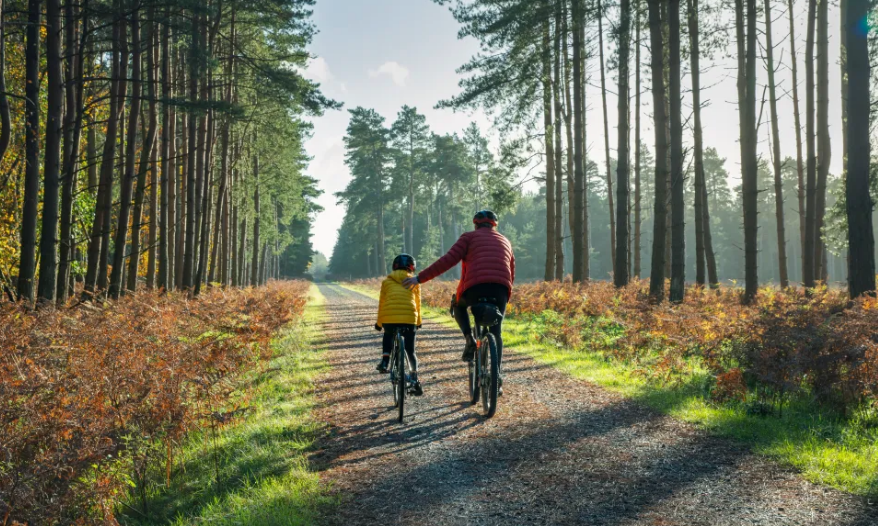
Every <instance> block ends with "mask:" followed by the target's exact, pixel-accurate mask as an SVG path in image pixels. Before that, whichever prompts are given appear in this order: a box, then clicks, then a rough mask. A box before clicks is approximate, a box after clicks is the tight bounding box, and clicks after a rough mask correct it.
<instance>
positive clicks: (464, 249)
mask: <svg viewBox="0 0 878 526" xmlns="http://www.w3.org/2000/svg"><path fill="white" fill-rule="evenodd" d="M461 261H462V262H463V265H462V269H461V273H460V283H459V284H458V285H457V297H458V298H459V297H461V296H463V293H464V291H466V290H467V289H469V288H470V287H472V286H473V285H479V284H480V283H499V284H500V285H505V286H506V287H507V288H508V289H509V296H510V297H512V284H513V282H515V255H514V254H513V253H512V245H511V244H510V243H509V240H508V239H506V237H505V236H503V234H501V233H500V232H497V231H496V230H495V229H493V228H479V229H476V230H473V231H471V232H465V233H464V234H463V235H462V236H460V239H458V240H457V243H455V244H454V246H452V247H451V248H450V249H449V250H448V253H447V254H445V255H444V256H442V257H441V258H439V259H438V260H437V261H436V262H435V263H433V264H432V265H430V266H429V267H427V268H425V269H424V270H422V271H421V273H420V274H418V281H420V282H421V283H426V282H428V281H430V280H431V279H434V278H436V277H438V276H440V275H442V274H444V273H446V272H448V271H449V270H450V269H451V268H452V267H454V265H457V263H458V262H461Z"/></svg>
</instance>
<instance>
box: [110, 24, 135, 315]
mask: <svg viewBox="0 0 878 526" xmlns="http://www.w3.org/2000/svg"><path fill="white" fill-rule="evenodd" d="M140 61H141V53H140V20H139V17H138V12H137V11H136V10H135V11H134V12H132V13H131V107H130V108H129V110H128V132H127V134H126V135H127V137H126V144H125V147H126V148H125V174H124V176H123V177H122V184H121V190H120V197H119V221H118V223H117V226H116V236H115V242H114V245H113V270H112V273H111V274H110V289H109V295H110V297H112V298H118V297H119V295H120V294H121V292H122V269H123V267H124V265H125V244H126V241H127V237H128V220H129V218H130V215H131V192H132V189H133V188H132V187H133V186H134V179H135V175H136V174H135V171H134V168H135V166H134V161H135V155H136V154H137V120H138V118H139V117H140V102H141V100H140V99H141V86H140ZM137 226H138V225H135V227H137ZM138 234H139V232H138V231H135V230H134V229H132V236H131V238H132V245H133V243H134V241H133V240H134V237H136V236H137V235H138ZM131 257H133V258H135V257H137V254H133V253H132V254H131ZM134 279H137V276H136V275H135V276H134Z"/></svg>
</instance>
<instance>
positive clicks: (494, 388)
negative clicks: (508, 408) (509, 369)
mask: <svg viewBox="0 0 878 526" xmlns="http://www.w3.org/2000/svg"><path fill="white" fill-rule="evenodd" d="M482 343H483V345H484V347H485V349H484V352H483V355H484V358H485V359H486V362H487V363H486V364H485V366H484V371H483V374H485V375H486V378H484V379H483V380H484V381H483V383H484V384H485V385H483V386H482V409H483V410H484V413H485V417H487V418H491V417H492V416H494V413H496V412H497V395H498V391H499V389H500V356H499V353H498V351H497V342H496V341H495V340H494V335H493V334H490V333H488V334H486V335H485V338H484V339H483V340H482Z"/></svg>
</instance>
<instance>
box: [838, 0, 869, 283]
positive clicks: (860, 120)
mask: <svg viewBox="0 0 878 526" xmlns="http://www.w3.org/2000/svg"><path fill="white" fill-rule="evenodd" d="M871 5H872V4H871V2H870V1H869V0H848V6H847V8H848V9H847V13H846V15H847V18H846V19H845V21H844V24H845V33H846V35H845V43H846V46H847V66H848V83H847V93H846V96H847V100H848V107H849V108H850V109H851V110H852V111H851V112H850V113H849V114H848V119H847V129H848V132H847V133H848V141H849V142H848V150H847V152H846V153H847V163H848V164H847V168H848V170H847V178H846V179H845V198H846V200H847V219H848V247H849V248H848V290H849V292H850V295H851V298H856V297H857V296H860V295H863V294H874V293H875V237H874V231H873V223H872V213H873V212H872V208H873V203H872V199H871V197H870V195H869V176H870V168H871V167H870V162H871V151H870V147H871V144H870V133H869V114H870V107H871V103H872V101H871V97H870V94H869V87H870V82H871V78H872V77H871V60H870V57H869V44H868V40H867V35H866V33H865V32H864V31H863V30H862V26H861V23H862V21H863V20H865V19H866V17H867V16H868V14H869V12H870V9H871Z"/></svg>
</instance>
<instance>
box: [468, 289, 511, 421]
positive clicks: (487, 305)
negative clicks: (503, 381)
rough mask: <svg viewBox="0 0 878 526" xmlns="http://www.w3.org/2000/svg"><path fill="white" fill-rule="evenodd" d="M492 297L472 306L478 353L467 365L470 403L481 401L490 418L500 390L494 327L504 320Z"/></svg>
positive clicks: (495, 408) (495, 407) (483, 410)
mask: <svg viewBox="0 0 878 526" xmlns="http://www.w3.org/2000/svg"><path fill="white" fill-rule="evenodd" d="M492 300H493V301H496V300H494V299H493V298H479V302H478V303H476V304H475V305H473V306H472V307H471V309H472V313H473V318H474V321H475V331H476V334H475V338H476V353H475V356H474V357H473V359H472V360H470V362H469V363H468V364H467V369H468V371H467V372H468V375H467V376H468V381H469V395H470V403H471V404H472V405H476V404H477V403H479V399H480V398H481V401H482V413H483V414H484V415H485V417H487V418H491V417H492V416H494V413H496V412H497V398H498V395H499V391H500V352H499V350H498V349H497V340H495V339H494V335H493V334H491V327H493V326H495V325H497V324H498V323H500V322H501V321H502V320H503V313H501V312H500V309H499V308H498V307H497V305H495V304H494V303H493V301H492Z"/></svg>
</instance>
